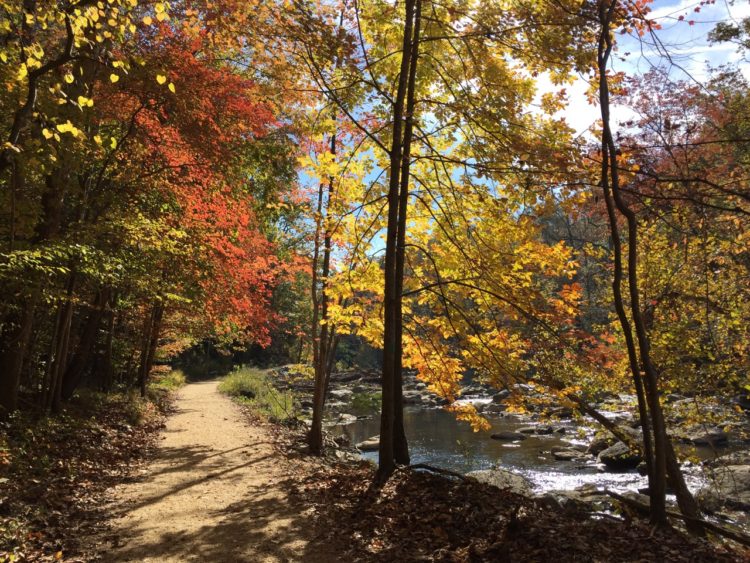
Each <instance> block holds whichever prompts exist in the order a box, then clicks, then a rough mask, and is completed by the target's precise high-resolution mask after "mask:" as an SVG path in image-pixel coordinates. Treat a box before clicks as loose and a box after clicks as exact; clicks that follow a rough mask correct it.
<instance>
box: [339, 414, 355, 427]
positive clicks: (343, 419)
mask: <svg viewBox="0 0 750 563" xmlns="http://www.w3.org/2000/svg"><path fill="white" fill-rule="evenodd" d="M337 422H338V423H339V424H351V423H352V422H357V417H356V416H354V415H353V414H349V413H345V412H342V413H341V414H340V415H339V416H338V420H337Z"/></svg>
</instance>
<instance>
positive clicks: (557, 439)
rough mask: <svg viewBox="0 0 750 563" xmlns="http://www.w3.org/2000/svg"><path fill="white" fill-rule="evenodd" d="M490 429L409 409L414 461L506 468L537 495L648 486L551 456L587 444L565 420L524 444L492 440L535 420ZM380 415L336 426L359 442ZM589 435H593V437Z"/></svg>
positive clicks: (375, 429) (501, 421)
mask: <svg viewBox="0 0 750 563" xmlns="http://www.w3.org/2000/svg"><path fill="white" fill-rule="evenodd" d="M487 418H488V420H489V422H490V424H491V426H492V428H491V430H489V431H483V432H478V433H475V432H473V431H472V429H471V427H470V426H469V425H468V424H467V423H465V422H459V421H457V420H456V419H455V417H454V416H453V415H452V414H451V413H449V412H446V411H444V410H443V409H439V408H437V409H435V408H423V407H406V408H405V409H404V426H405V428H406V435H407V439H408V441H409V449H410V453H411V461H412V463H428V464H430V465H434V466H437V467H442V468H445V469H451V470H453V471H457V472H460V473H468V472H470V471H475V470H481V469H491V468H493V467H501V468H503V469H508V470H511V471H513V472H514V473H518V474H521V475H523V476H524V477H526V478H527V479H528V480H529V481H531V483H533V485H534V490H535V492H538V493H543V492H546V491H552V490H572V489H576V488H578V487H581V486H583V485H595V486H597V487H600V488H607V489H610V490H613V491H618V492H624V491H628V490H630V491H635V490H637V489H638V488H643V487H646V485H647V479H646V477H642V476H641V475H639V474H638V473H637V472H636V471H635V470H631V471H622V472H613V471H611V470H607V471H604V470H603V466H601V465H599V464H597V463H596V462H595V461H593V460H591V461H558V460H556V459H555V458H554V457H553V456H552V453H551V452H550V450H551V448H553V447H554V446H561V447H570V445H571V444H582V445H585V444H587V443H588V440H587V439H586V436H585V435H580V434H579V429H580V428H581V427H580V426H577V425H575V424H573V423H571V422H561V423H558V424H556V426H563V427H565V429H566V433H565V434H548V435H544V436H537V435H528V437H527V438H526V439H525V440H518V441H513V442H508V441H498V440H493V439H491V438H490V435H491V434H493V433H496V432H502V431H513V432H518V430H519V429H520V428H524V427H525V428H528V427H529V426H533V425H534V423H533V422H529V421H519V420H513V419H512V418H509V417H499V416H492V415H487ZM379 426H380V418H379V416H377V415H374V416H369V417H367V418H360V419H359V420H357V421H355V422H352V423H350V424H342V425H336V426H334V427H332V429H333V430H334V432H335V433H337V434H341V435H344V436H346V437H347V438H348V439H349V441H350V443H352V444H357V443H359V442H362V441H363V440H366V439H368V438H370V437H372V436H376V435H377V434H378V433H379V432H380V428H379ZM589 436H590V434H589ZM697 454H698V456H699V457H701V458H704V459H705V458H708V457H712V456H713V453H712V452H711V451H710V449H708V448H705V449H703V451H698V452H697ZM362 456H363V457H364V458H366V459H370V460H372V461H375V462H377V452H376V451H375V452H363V453H362ZM686 480H687V481H688V486H689V487H690V488H691V489H693V490H697V489H698V488H700V487H701V485H702V484H703V481H702V479H701V478H700V477H699V476H698V475H697V472H696V474H691V472H690V471H689V468H688V470H687V471H686Z"/></svg>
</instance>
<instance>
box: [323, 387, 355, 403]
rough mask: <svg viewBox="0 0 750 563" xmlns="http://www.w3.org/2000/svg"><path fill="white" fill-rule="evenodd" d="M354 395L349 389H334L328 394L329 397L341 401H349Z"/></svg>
mask: <svg viewBox="0 0 750 563" xmlns="http://www.w3.org/2000/svg"><path fill="white" fill-rule="evenodd" d="M352 394H353V391H352V390H351V389H347V388H346V387H343V388H341V389H332V390H331V391H329V392H328V395H329V396H331V397H332V398H335V399H337V400H339V401H348V400H349V399H351V397H352Z"/></svg>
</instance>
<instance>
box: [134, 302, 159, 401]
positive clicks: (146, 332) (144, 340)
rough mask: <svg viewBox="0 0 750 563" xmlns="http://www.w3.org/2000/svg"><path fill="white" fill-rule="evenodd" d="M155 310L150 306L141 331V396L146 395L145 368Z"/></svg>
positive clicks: (139, 386) (139, 373)
mask: <svg viewBox="0 0 750 563" xmlns="http://www.w3.org/2000/svg"><path fill="white" fill-rule="evenodd" d="M155 310H156V309H155V308H153V307H152V308H151V309H150V310H149V311H148V314H147V315H146V316H145V317H144V321H143V331H142V333H141V359H140V362H139V363H138V388H139V389H140V390H141V397H145V396H146V384H147V378H148V373H147V372H146V369H147V366H148V353H149V349H150V346H151V331H152V330H153V328H154V312H155Z"/></svg>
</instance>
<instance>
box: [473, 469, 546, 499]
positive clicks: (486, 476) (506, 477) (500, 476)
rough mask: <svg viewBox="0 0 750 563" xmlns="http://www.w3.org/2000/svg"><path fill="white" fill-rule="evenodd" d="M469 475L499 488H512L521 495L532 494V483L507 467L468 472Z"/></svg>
mask: <svg viewBox="0 0 750 563" xmlns="http://www.w3.org/2000/svg"><path fill="white" fill-rule="evenodd" d="M466 476H467V477H473V478H474V479H476V480H477V481H479V482H480V483H487V484H488V485H492V486H494V487H497V488H498V489H510V490H511V491H512V492H514V493H517V494H519V495H530V494H531V489H532V484H531V481H529V480H528V479H526V477H524V476H523V475H518V474H517V473H513V472H512V471H508V470H507V469H483V470H481V471H471V472H469V473H467V474H466Z"/></svg>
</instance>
